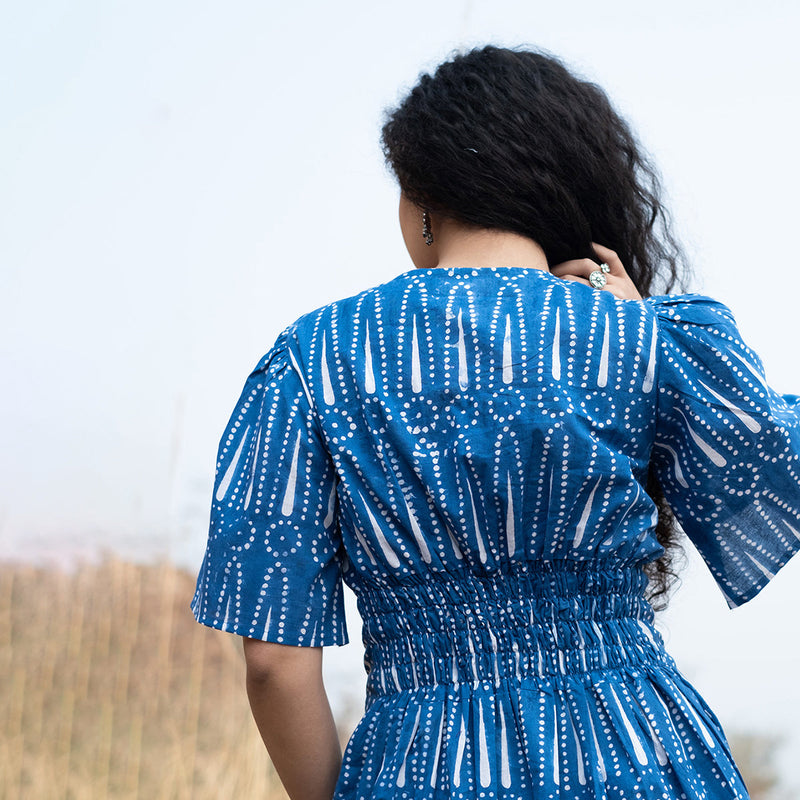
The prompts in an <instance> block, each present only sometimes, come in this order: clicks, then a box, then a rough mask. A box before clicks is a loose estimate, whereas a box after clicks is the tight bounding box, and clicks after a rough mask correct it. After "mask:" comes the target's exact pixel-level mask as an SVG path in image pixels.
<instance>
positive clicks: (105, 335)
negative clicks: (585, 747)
mask: <svg viewBox="0 0 800 800" xmlns="http://www.w3.org/2000/svg"><path fill="white" fill-rule="evenodd" d="M798 30H800V7H798V4H797V3H794V2H789V0H786V1H785V2H776V1H775V0H772V2H770V1H769V0H767V2H759V3H755V2H745V3H738V4H736V5H735V6H732V5H731V4H729V3H722V2H718V0H709V2H698V1H697V0H694V1H693V2H687V0H675V2H672V3H670V4H669V5H668V6H667V5H664V4H661V5H658V6H655V5H653V4H643V3H640V2H627V0H625V1H622V0H607V2H605V3H602V4H600V3H595V2H588V1H587V0H580V1H579V2H572V3H570V2H564V3H552V2H549V3H542V2H534V1H532V0H524V1H523V0H493V1H492V2H486V1H485V0H459V1H458V2H457V1H456V0H443V1H442V2H437V3H431V2H422V0H409V1H408V2H406V3H403V4H397V3H384V2H379V1H378V0H373V1H372V2H346V1H344V2H338V3H322V2H293V3H280V4H279V3H275V2H268V1H267V2H264V0H262V2H233V3H225V4H222V3H219V2H214V3H212V2H203V1H202V0H198V1H197V2H193V3H191V4H187V3H184V2H180V3H179V2H174V0H159V1H158V2H154V0H141V2H138V3H122V2H115V1H114V0H95V2H91V1H90V0H73V2H70V3H67V2H53V1H52V0H39V1H38V2H37V3H35V4H31V3H15V4H12V3H7V4H3V6H2V7H0V370H2V375H3V382H2V385H3V391H2V392H0V419H2V428H1V429H0V453H1V454H2V455H0V481H2V486H3V493H2V495H0V555H5V556H7V557H15V558H31V559H33V558H36V559H39V560H42V559H44V560H49V561H52V562H55V563H64V562H65V561H67V560H69V559H76V558H81V557H94V556H96V555H97V554H98V553H99V552H102V551H110V552H115V553H118V554H120V555H123V556H126V557H130V558H137V559H143V560H146V559H151V558H155V557H169V558H171V559H173V560H174V561H176V562H177V563H179V564H181V565H183V566H186V567H187V568H189V569H191V570H196V569H197V567H198V566H199V562H200V559H201V557H202V552H203V548H204V546H205V537H206V533H207V522H208V510H209V506H210V496H211V486H212V481H213V468H214V460H215V455H216V448H217V443H218V440H219V437H220V435H221V433H222V429H223V427H224V425H225V423H226V421H227V418H228V415H229V414H230V412H231V410H232V408H233V405H234V403H235V401H236V399H237V398H238V395H239V391H240V390H241V387H242V385H243V383H244V379H245V377H246V376H247V374H248V373H249V372H250V370H251V369H252V368H253V367H254V366H255V364H256V363H257V362H258V360H259V359H260V357H261V355H262V354H263V353H265V352H266V351H267V350H268V349H269V348H270V346H271V345H272V343H273V341H274V339H275V337H276V336H277V334H278V333H279V332H280V331H281V330H282V329H283V328H284V327H285V326H286V325H287V324H289V323H290V322H292V321H293V320H294V319H296V318H297V317H298V316H300V315H301V314H303V313H305V312H307V311H309V310H311V309H314V308H317V307H319V306H321V305H323V304H325V303H328V302H330V301H333V300H336V299H339V298H341V297H345V296H348V295H351V294H355V293H356V292H359V291H362V290H363V289H366V288H368V287H370V286H373V285H375V284H377V283H380V282H383V281H385V280H389V279H390V278H392V277H393V276H394V275H396V274H398V273H400V272H402V271H404V270H406V269H408V268H410V267H411V266H412V265H411V263H410V262H409V261H408V257H407V254H406V253H405V250H404V247H403V243H402V238H401V236H400V232H399V227H398V225H397V199H398V193H397V188H396V186H395V185H394V182H393V180H392V178H391V176H390V175H389V173H388V172H387V170H386V168H385V166H384V164H383V162H382V156H381V152H380V147H379V144H378V138H379V131H380V127H381V121H382V117H383V113H384V109H385V108H386V107H390V106H391V105H392V104H394V103H395V102H396V101H397V100H398V99H399V98H400V97H401V96H402V93H403V92H404V91H405V90H407V89H408V88H410V86H411V85H413V83H414V81H415V79H416V77H417V75H418V74H419V73H420V72H421V71H422V70H426V69H430V68H433V67H435V65H436V64H437V63H439V62H440V61H441V60H443V59H444V58H446V57H447V56H448V55H449V54H450V53H451V52H452V51H453V50H454V49H456V48H464V47H469V46H472V45H478V44H484V43H487V42H493V43H497V44H505V45H519V44H523V45H524V44H528V45H532V46H536V47H542V48H545V49H546V50H549V51H550V52H553V53H555V54H557V55H559V56H560V57H562V58H563V59H564V60H565V61H566V63H567V64H568V65H569V66H570V67H571V68H572V69H574V70H575V71H577V72H578V73H580V74H581V75H583V76H584V77H587V78H589V79H591V80H593V81H595V82H597V83H599V84H600V85H601V86H603V87H604V88H605V89H606V91H607V92H608V93H609V95H610V97H611V99H612V101H613V103H614V105H615V107H616V108H617V109H618V110H619V111H620V113H621V114H622V115H623V116H624V117H625V118H626V119H627V120H628V121H629V122H630V123H631V125H632V126H633V128H634V130H635V131H636V132H637V134H638V136H639V139H640V141H641V142H642V144H643V146H644V148H645V150H646V151H647V152H648V153H650V154H651V156H652V158H653V159H654V161H655V163H656V165H657V166H658V168H659V169H660V171H661V173H662V175H663V180H664V186H665V199H666V202H667V205H668V206H669V208H670V209H671V212H672V217H673V221H674V227H675V231H676V233H677V234H678V236H679V238H680V239H681V241H682V242H683V244H684V246H685V249H686V252H687V254H688V256H689V258H690V261H691V263H692V265H693V268H694V273H695V274H694V277H693V280H692V283H691V285H690V289H692V290H693V291H700V292H703V293H706V294H710V295H712V296H713V297H716V298H717V299H719V300H722V301H723V302H725V303H727V304H728V305H729V306H730V307H731V308H732V309H733V311H734V314H735V316H736V319H737V321H738V323H739V327H740V329H741V331H742V334H743V335H744V337H745V340H746V341H747V343H748V344H749V345H750V346H751V347H753V349H755V350H756V352H758V353H759V354H760V355H761V357H762V359H763V361H764V364H765V367H766V370H767V377H768V380H769V382H770V383H771V385H772V386H773V387H774V388H775V389H776V390H778V391H780V392H784V393H800V359H798V355H797V334H796V331H797V308H798V300H800V270H798V256H797V251H796V250H795V247H797V241H796V239H795V238H794V235H793V233H792V231H795V230H796V229H797V222H796V220H797V215H798V211H799V210H800V209H799V208H798V199H797V194H796V187H797V186H798V185H799V184H800V156H798V149H797V146H796V139H797V130H798V123H800V100H798V94H797V90H796V86H797V77H798V70H799V69H800V53H799V52H798V48H797V46H796V38H797V32H798ZM795 561H800V559H795ZM351 606H352V603H351ZM798 608H800V563H794V562H793V563H790V564H789V565H788V566H787V567H786V568H785V569H784V570H783V571H782V572H781V573H780V574H779V575H778V577H777V578H776V579H775V581H774V582H773V584H772V585H771V586H770V587H768V588H767V589H766V590H765V591H764V592H763V594H762V595H761V596H759V597H758V598H757V599H756V600H755V601H753V602H752V603H750V604H747V605H746V606H744V607H742V608H740V609H738V610H736V611H733V612H732V611H729V610H728V608H727V606H726V605H725V604H724V601H723V599H722V596H721V594H720V593H719V591H718V590H717V589H716V586H715V585H714V583H713V581H712V579H711V577H710V575H709V574H708V572H707V570H705V567H704V566H703V565H702V564H701V563H698V560H697V558H696V557H695V556H692V555H690V560H689V564H688V567H687V569H686V572H685V573H684V579H683V585H682V586H681V588H680V589H679V590H678V592H677V593H676V595H675V598H674V601H673V604H672V608H671V610H670V611H668V612H667V613H666V614H665V615H664V616H663V617H662V619H661V621H660V625H661V629H662V630H663V631H664V634H665V636H666V637H667V640H668V647H669V649H670V652H672V654H673V655H674V656H675V657H676V660H677V661H678V663H679V666H681V667H682V668H683V671H684V673H685V674H686V675H687V676H688V677H689V678H690V679H691V680H692V681H693V682H694V683H695V685H697V686H698V688H699V689H700V690H701V693H702V694H703V695H704V696H705V697H706V699H707V700H708V702H709V704H710V705H711V707H712V708H713V709H714V710H715V711H716V712H717V714H718V716H719V717H720V719H721V720H722V722H723V725H724V726H725V727H726V729H728V728H730V729H732V730H736V729H745V728H755V729H758V730H763V731H764V732H770V731H775V730H777V731H784V732H785V733H786V735H787V736H788V737H790V744H789V745H787V747H786V748H785V751H786V752H787V753H788V752H789V751H790V750H791V749H793V748H794V749H795V750H796V749H797V748H798V747H800V723H798V721H797V720H798V719H800V688H798V686H797V681H796V676H797V675H798V674H800V644H799V643H798V642H799V641H800V636H798V633H800V630H798V622H797V616H796V609H798ZM351 611H352V612H353V613H352V616H353V624H352V626H351V637H352V638H353V639H355V640H357V638H358V633H357V620H356V619H355V612H354V611H353V609H352V607H351ZM358 648H359V645H358V643H357V642H356V643H354V644H351V645H349V646H348V647H346V648H338V649H336V648H332V649H331V650H330V651H328V652H326V660H327V667H326V669H328V670H329V674H330V675H332V676H334V677H333V678H332V680H333V681H334V682H336V684H337V686H339V687H340V689H341V691H340V694H342V695H343V694H345V693H346V692H350V693H355V694H356V695H358V692H359V691H360V689H359V688H358V687H360V685H361V684H360V683H359V681H360V680H361V679H360V677H353V676H359V672H360V670H361V665H360V653H359V652H358ZM337 650H338V652H337ZM336 676H338V677H336ZM342 687H345V688H342ZM352 687H356V688H352ZM361 696H363V694H362V695H361ZM791 737H793V738H791ZM783 764H784V765H785V769H786V771H787V775H791V777H792V779H793V780H794V782H795V783H796V784H797V785H800V768H798V765H797V764H796V763H793V760H792V759H790V758H789V757H788V756H786V755H785V756H784V758H783Z"/></svg>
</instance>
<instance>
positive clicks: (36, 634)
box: [0, 561, 285, 800]
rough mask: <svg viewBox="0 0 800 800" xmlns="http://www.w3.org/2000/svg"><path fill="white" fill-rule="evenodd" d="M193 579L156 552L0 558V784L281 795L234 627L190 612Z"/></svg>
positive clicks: (14, 790)
mask: <svg viewBox="0 0 800 800" xmlns="http://www.w3.org/2000/svg"><path fill="white" fill-rule="evenodd" d="M193 588H194V586H193V579H192V577H190V576H189V575H187V574H185V573H183V572H181V571H178V570H176V569H174V568H172V567H169V566H166V565H163V566H139V565H132V564H126V563H121V562H118V561H109V562H106V563H104V564H101V565H99V566H84V567H81V568H80V569H78V570H77V571H76V572H74V573H72V574H65V573H62V572H57V571H53V570H44V569H36V568H32V567H21V566H12V565H8V564H5V565H0V674H2V675H3V676H4V678H3V680H0V797H2V798H4V800H16V799H17V798H30V800H50V798H59V799H61V798H70V799H74V800H84V799H85V798H92V800H94V799H95V798H139V797H144V798H154V799H156V798H164V799H165V800H166V799H167V798H170V799H171V798H187V799H188V798H191V799H192V800H202V798H215V800H217V799H218V798H221V797H261V798H275V799H276V800H277V799H278V798H284V797H285V794H284V793H283V790H282V788H281V786H280V783H279V781H278V779H277V776H276V775H275V772H274V770H273V769H272V767H271V765H270V764H269V761H268V759H267V756H266V753H265V750H264V747H263V745H262V743H261V739H260V738H259V736H258V731H257V729H256V727H255V724H254V723H253V721H252V719H251V717H250V711H249V708H248V706H247V698H246V695H245V692H244V688H243V687H244V683H243V677H244V661H243V658H242V654H241V647H240V645H239V640H238V638H237V637H234V636H230V635H227V634H223V633H220V632H219V631H212V630H209V629H207V628H204V627H203V626H201V625H198V624H197V623H196V622H195V621H194V619H193V618H192V616H191V614H190V612H189V610H188V603H189V600H190V599H191V596H192V591H193Z"/></svg>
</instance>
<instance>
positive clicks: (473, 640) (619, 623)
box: [354, 561, 671, 699]
mask: <svg viewBox="0 0 800 800" xmlns="http://www.w3.org/2000/svg"><path fill="white" fill-rule="evenodd" d="M646 587H647V576H646V574H645V573H644V571H643V570H642V568H641V566H627V565H623V566H613V567H609V566H602V567H599V566H598V565H597V562H580V561H543V562H530V563H522V564H519V565H515V567H514V568H513V569H511V570H503V571H498V572H493V573H488V574H485V575H479V574H476V573H473V572H471V571H468V570H466V569H465V570H464V571H463V572H462V573H461V574H458V573H453V572H447V573H428V574H426V575H424V576H415V577H414V579H412V580H411V581H397V582H393V583H390V584H387V585H380V586H376V585H357V586H356V587H354V588H355V590H356V594H357V597H358V607H359V611H360V613H361V616H362V619H363V620H364V624H363V634H362V635H363V640H364V645H365V648H366V650H365V656H364V664H365V667H366V669H367V672H368V678H367V695H368V698H372V699H374V698H375V697H377V696H380V695H385V694H391V693H395V692H400V691H405V690H408V689H416V688H419V687H420V686H428V685H436V684H443V683H444V684H455V683H476V682H482V681H490V682H494V683H499V681H500V680H503V679H506V680H513V679H516V680H522V679H523V678H529V677H536V676H538V677H547V676H555V675H578V674H582V673H587V672H591V671H594V670H598V669H615V668H619V667H622V666H629V665H634V664H641V663H645V662H653V661H658V662H662V663H663V662H668V663H671V659H670V657H669V656H668V655H667V654H666V652H665V651H664V648H663V641H662V639H661V636H660V635H659V634H658V632H657V631H656V630H655V629H654V628H653V626H652V620H653V609H652V606H651V605H650V604H649V603H648V602H647V601H646V600H645V599H644V592H645V589H646Z"/></svg>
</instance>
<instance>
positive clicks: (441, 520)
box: [192, 267, 800, 800]
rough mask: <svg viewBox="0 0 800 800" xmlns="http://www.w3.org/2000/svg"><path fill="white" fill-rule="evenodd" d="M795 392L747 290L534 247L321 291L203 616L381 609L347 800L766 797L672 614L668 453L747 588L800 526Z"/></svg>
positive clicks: (246, 455)
mask: <svg viewBox="0 0 800 800" xmlns="http://www.w3.org/2000/svg"><path fill="white" fill-rule="evenodd" d="M799 454H800V398H798V397H796V396H793V395H779V394H777V393H775V392H774V391H773V390H771V389H770V388H769V386H768V385H767V384H766V383H765V380H764V373H763V368H762V365H761V363H760V361H759V360H758V358H757V356H756V355H755V354H754V353H753V352H752V351H750V350H749V349H748V348H747V347H746V346H745V345H744V344H743V343H742V341H741V338H740V336H739V334H738V331H737V329H736V325H735V322H734V320H733V317H732V316H731V313H730V311H729V310H728V309H727V308H726V307H725V306H723V305H722V304H720V303H718V302H716V301H714V300H711V299H710V298H707V297H704V296H701V295H679V296H663V297H655V298H649V299H647V300H645V301H632V300H617V299H616V298H614V297H613V295H611V294H610V293H608V292H603V291H596V290H593V289H590V288H588V287H585V286H582V285H579V284H576V283H570V282H567V281H563V280H560V279H558V278H556V277H554V276H552V275H550V274H549V273H545V272H542V271H539V270H529V269H522V268H508V267H507V268H483V269H471V268H453V269H425V270H409V271H407V272H405V273H403V274H401V275H399V276H397V277H396V278H394V279H393V280H391V281H388V282H387V283H384V284H381V285H380V286H377V287H374V288H371V289H368V290H366V291H364V292H361V293H360V294H358V295H355V296H353V297H350V298H345V299H343V300H340V301H337V302H335V303H331V304H329V305H327V306H324V307H322V308H320V309H317V310H315V311H312V312H310V313H308V314H305V315H303V316H302V317H300V318H299V319H298V320H297V321H295V322H294V323H292V324H291V325H289V326H288V327H287V328H286V329H285V330H284V331H283V332H282V333H281V334H280V335H279V337H278V339H277V341H276V342H275V345H274V346H273V348H272V349H271V350H270V351H269V353H267V355H266V356H265V357H264V359H262V361H261V363H260V364H259V365H258V366H257V368H256V369H255V370H254V371H253V373H252V374H251V375H250V377H249V378H248V380H247V383H246V385H245V388H244V391H243V393H242V396H241V398H240V401H239V403H238V404H237V407H236V409H235V411H234V414H233V416H232V418H231V421H230V423H229V425H228V428H227V430H226V433H225V435H224V436H223V438H222V441H221V443H220V451H219V458H218V463H217V479H216V485H215V493H214V502H213V507H212V518H211V530H210V534H209V543H208V548H207V551H206V557H205V559H204V562H203V566H202V568H201V571H200V574H199V576H198V582H197V592H196V594H195V597H194V600H193V603H192V608H193V611H194V614H195V616H196V617H197V619H198V620H199V621H200V622H202V623H204V624H206V625H210V626H213V627H216V628H220V629H222V630H227V631H231V632H233V633H237V634H240V635H243V636H251V637H254V638H259V639H264V640H268V641H275V642H281V643H285V644H293V645H304V646H321V645H330V644H343V643H345V642H346V641H347V632H346V629H345V622H344V614H343V604H342V581H345V582H347V584H348V585H349V586H350V587H352V588H353V590H354V591H355V593H356V595H357V597H358V602H359V611H360V613H361V616H362V618H363V621H364V627H363V637H364V644H365V648H366V653H365V667H366V669H367V707H366V710H365V711H366V713H365V715H364V717H363V719H362V721H361V723H360V724H359V726H358V728H357V729H356V731H355V733H354V734H353V736H352V738H351V740H350V742H349V744H348V747H347V750H346V752H345V755H344V762H343V766H342V772H341V775H340V778H339V783H338V785H337V788H336V794H335V797H336V798H338V800H355V798H365V799H366V798H377V797H386V798H388V797H391V798H445V797H447V798H465V800H466V798H470V800H472V798H476V797H477V798H487V799H488V798H501V797H502V798H537V799H538V798H543V799H544V798H557V797H558V798H563V797H570V798H586V799H587V800H588V798H592V800H597V799H598V798H615V800H616V799H620V800H621V798H625V799H626V800H630V799H631V798H648V799H649V798H664V800H674V799H675V798H686V799H687V800H688V799H689V798H708V800H711V798H715V799H716V798H746V797H747V792H746V789H745V788H744V786H743V784H742V781H741V777H740V776H739V773H738V771H737V770H736V767H735V766H734V764H733V763H732V761H731V757H730V753H729V750H728V746H727V743H726V741H725V737H724V734H723V733H722V731H721V729H720V726H719V723H718V721H717V720H716V718H715V717H714V715H713V713H712V712H711V711H710V710H709V709H708V707H707V706H706V705H705V703H704V701H703V700H702V698H701V697H699V695H697V693H696V692H695V691H694V689H693V688H692V687H691V686H690V685H689V684H688V683H687V682H686V681H685V680H684V679H683V677H682V676H681V674H680V673H679V671H678V670H677V668H676V667H675V664H674V662H673V661H672V659H671V658H670V656H669V655H668V654H667V653H666V652H665V651H664V647H663V641H662V639H661V637H660V635H659V634H658V632H657V631H656V630H655V628H654V627H653V625H652V619H653V614H652V608H651V607H650V606H649V604H647V602H646V601H645V600H644V599H643V595H644V591H645V588H646V578H645V576H644V573H643V571H642V565H643V564H644V563H645V562H647V561H649V560H651V559H653V558H656V557H658V555H659V554H660V552H661V548H660V546H659V545H658V542H657V540H656V539H655V536H654V531H653V528H654V524H655V521H656V510H655V506H654V504H653V503H652V501H651V500H650V498H649V496H648V495H647V493H646V492H645V491H644V483H645V482H646V477H647V472H648V465H649V463H650V461H651V459H652V461H653V464H654V466H655V468H656V471H657V473H658V476H659V478H660V480H661V482H662V485H663V487H664V490H665V493H666V495H667V497H668V499H669V501H670V503H671V505H672V506H673V509H674V511H675V513H676V515H677V517H678V519H679V520H680V522H681V524H682V526H683V527H684V529H685V530H686V533H687V534H688V536H689V537H690V538H691V540H692V541H693V542H694V543H695V545H696V546H697V547H698V549H699V551H700V553H701V554H702V556H703V558H704V559H705V561H706V563H707V564H708V566H709V568H710V569H711V571H712V573H713V575H714V577H715V578H716V580H717V582H718V584H719V586H720V588H721V589H722V591H723V592H724V594H725V597H726V598H727V600H728V602H729V604H730V605H732V606H733V605H738V604H740V603H743V602H746V601H747V600H749V599H750V598H752V597H753V596H754V595H755V594H756V593H757V592H758V591H760V589H761V588H763V587H764V586H765V585H766V583H767V582H768V581H769V580H770V579H771V578H772V577H773V576H774V575H775V573H776V572H777V571H778V570H779V569H780V568H781V567H782V566H783V565H784V564H785V563H786V562H787V561H788V559H789V558H790V557H791V555H792V554H793V553H795V552H796V551H797V550H798V548H800V478H799V476H800V469H799V467H798V462H799V461H800V456H799Z"/></svg>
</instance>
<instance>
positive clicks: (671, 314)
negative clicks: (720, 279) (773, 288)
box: [643, 292, 735, 325]
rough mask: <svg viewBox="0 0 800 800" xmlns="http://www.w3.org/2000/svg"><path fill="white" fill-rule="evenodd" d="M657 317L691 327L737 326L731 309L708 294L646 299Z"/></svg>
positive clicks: (655, 296) (675, 295)
mask: <svg viewBox="0 0 800 800" xmlns="http://www.w3.org/2000/svg"><path fill="white" fill-rule="evenodd" d="M643 302H644V303H645V304H646V305H647V306H649V307H650V308H651V309H652V310H653V312H654V313H655V315H656V316H657V317H658V318H659V319H660V320H663V321H664V322H667V323H675V324H681V323H685V324H689V325H713V324H725V325H730V324H735V318H734V315H733V312H732V311H731V309H730V308H729V307H728V306H727V305H725V303H723V302H721V301H720V300H717V299H715V298H713V297H709V296H708V295H706V294H699V293H694V292H690V293H686V294H661V295H653V296H651V297H646V298H644V300H643Z"/></svg>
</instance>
